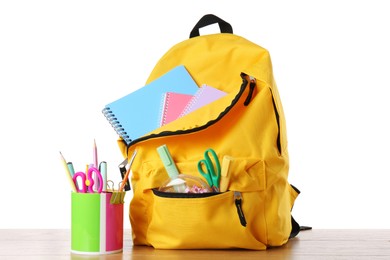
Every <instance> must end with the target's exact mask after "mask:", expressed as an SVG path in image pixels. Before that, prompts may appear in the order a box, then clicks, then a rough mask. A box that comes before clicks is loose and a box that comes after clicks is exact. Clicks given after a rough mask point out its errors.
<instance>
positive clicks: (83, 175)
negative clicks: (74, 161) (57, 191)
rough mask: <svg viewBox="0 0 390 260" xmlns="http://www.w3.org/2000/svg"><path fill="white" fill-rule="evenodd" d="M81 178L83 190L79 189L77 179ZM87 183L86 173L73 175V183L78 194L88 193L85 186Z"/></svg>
mask: <svg viewBox="0 0 390 260" xmlns="http://www.w3.org/2000/svg"><path fill="white" fill-rule="evenodd" d="M79 177H80V178H81V185H80V186H81V189H80V188H79V185H78V184H77V178H79ZM85 181H86V177H85V173H83V172H76V173H75V174H74V175H73V182H74V185H75V186H76V191H77V192H81V193H86V192H87V186H86V185H85Z"/></svg>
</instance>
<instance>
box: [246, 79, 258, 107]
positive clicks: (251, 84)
mask: <svg viewBox="0 0 390 260" xmlns="http://www.w3.org/2000/svg"><path fill="white" fill-rule="evenodd" d="M249 80H250V82H249V93H248V96H247V97H246V99H245V102H244V105H245V106H248V105H249V103H250V102H251V99H252V95H253V91H254V90H255V86H256V79H255V78H254V77H252V76H249Z"/></svg>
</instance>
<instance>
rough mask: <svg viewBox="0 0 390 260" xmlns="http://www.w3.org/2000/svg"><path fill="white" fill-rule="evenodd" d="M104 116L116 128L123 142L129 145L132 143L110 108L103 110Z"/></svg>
mask: <svg viewBox="0 0 390 260" xmlns="http://www.w3.org/2000/svg"><path fill="white" fill-rule="evenodd" d="M102 113H103V115H104V116H105V117H106V119H107V120H108V122H109V123H110V124H111V126H112V127H113V128H114V130H115V131H116V133H117V134H118V135H120V136H121V137H122V138H123V140H125V142H126V143H127V144H128V143H130V142H131V139H130V136H129V135H128V134H127V132H126V131H125V129H124V128H123V127H122V125H121V124H120V122H119V121H118V119H117V118H116V117H115V115H114V113H113V112H112V111H111V109H110V108H109V107H105V108H104V109H103V110H102Z"/></svg>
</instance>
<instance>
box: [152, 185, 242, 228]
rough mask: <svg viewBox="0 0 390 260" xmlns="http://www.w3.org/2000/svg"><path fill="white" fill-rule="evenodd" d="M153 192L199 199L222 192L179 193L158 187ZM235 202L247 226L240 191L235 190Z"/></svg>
mask: <svg viewBox="0 0 390 260" xmlns="http://www.w3.org/2000/svg"><path fill="white" fill-rule="evenodd" d="M152 191H153V194H154V195H156V196H159V197H162V198H180V199H199V198H207V197H212V196H215V195H219V194H222V193H220V192H205V193H179V192H163V191H159V190H157V189H152ZM234 204H235V205H236V209H237V214H238V218H239V219H240V223H241V225H242V226H243V227H246V224H247V223H246V219H245V215H244V211H243V210H242V195H241V192H239V191H234Z"/></svg>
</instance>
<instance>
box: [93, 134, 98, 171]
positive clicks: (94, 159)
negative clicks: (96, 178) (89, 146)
mask: <svg viewBox="0 0 390 260" xmlns="http://www.w3.org/2000/svg"><path fill="white" fill-rule="evenodd" d="M93 164H94V165H95V167H96V169H97V168H98V167H99V165H98V153H97V147H96V140H95V139H93Z"/></svg>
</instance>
